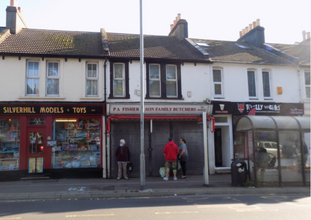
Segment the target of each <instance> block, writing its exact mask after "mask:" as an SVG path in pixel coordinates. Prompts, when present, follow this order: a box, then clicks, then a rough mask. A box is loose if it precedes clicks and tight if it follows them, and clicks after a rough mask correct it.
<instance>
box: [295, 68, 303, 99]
mask: <svg viewBox="0 0 311 220" xmlns="http://www.w3.org/2000/svg"><path fill="white" fill-rule="evenodd" d="M296 69H297V76H298V82H299V89H298V91H299V98H300V100H299V102H300V103H301V102H303V101H302V94H301V79H300V68H299V64H297V66H296Z"/></svg>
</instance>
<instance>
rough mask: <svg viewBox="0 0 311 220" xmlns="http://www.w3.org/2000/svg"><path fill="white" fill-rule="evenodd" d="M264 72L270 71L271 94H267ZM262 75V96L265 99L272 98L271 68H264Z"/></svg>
mask: <svg viewBox="0 0 311 220" xmlns="http://www.w3.org/2000/svg"><path fill="white" fill-rule="evenodd" d="M264 72H265V73H268V75H269V77H268V79H269V93H270V96H265V85H264V79H263V75H264ZM261 76H262V96H263V98H264V99H272V90H271V88H272V87H271V70H269V69H263V70H262V71H261Z"/></svg>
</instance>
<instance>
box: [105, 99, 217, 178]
mask: <svg viewBox="0 0 311 220" xmlns="http://www.w3.org/2000/svg"><path fill="white" fill-rule="evenodd" d="M211 107H212V106H211V105H207V104H205V103H203V104H200V105H195V104H162V103H161V104H159V103H158V104H149V103H145V112H144V142H145V144H144V146H145V148H144V152H145V170H146V176H159V169H160V167H163V166H164V163H165V160H164V155H163V148H164V146H165V144H167V142H168V138H169V137H173V140H174V142H175V143H176V144H177V145H178V146H179V140H180V138H184V139H186V142H187V143H186V144H187V147H188V152H189V161H188V163H187V170H188V171H187V173H188V174H189V175H191V174H200V175H202V173H203V167H204V144H203V143H204V140H203V136H204V135H203V125H202V124H203V123H202V121H201V119H202V118H201V116H202V113H203V112H204V113H205V114H207V115H208V116H207V119H208V123H207V124H209V125H210V127H209V131H208V132H207V133H208V134H209V136H208V138H210V136H211V130H212V120H213V118H212V117H211V116H210V114H211ZM107 109H108V110H107V127H106V129H107V133H108V137H107V144H108V149H109V151H110V152H109V153H108V155H109V159H108V166H109V167H108V170H109V176H110V177H112V178H115V177H116V175H117V161H116V158H115V152H116V150H117V148H118V146H119V141H120V139H125V141H126V145H127V146H129V148H130V153H131V162H132V163H133V165H134V171H133V172H132V173H131V174H130V177H139V175H140V169H139V167H140V105H139V104H129V103H124V104H109V105H108V106H107ZM109 146H110V147H109ZM206 150H207V149H206Z"/></svg>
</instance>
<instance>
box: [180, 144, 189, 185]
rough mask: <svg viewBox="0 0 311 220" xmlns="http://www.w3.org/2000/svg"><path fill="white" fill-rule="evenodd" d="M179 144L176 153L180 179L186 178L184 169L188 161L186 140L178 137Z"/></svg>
mask: <svg viewBox="0 0 311 220" xmlns="http://www.w3.org/2000/svg"><path fill="white" fill-rule="evenodd" d="M179 143H180V146H179V154H178V160H179V161H180V165H181V169H182V176H181V179H186V178H187V177H186V171H187V167H186V164H187V162H188V149H187V145H186V140H185V139H184V138H180V140H179Z"/></svg>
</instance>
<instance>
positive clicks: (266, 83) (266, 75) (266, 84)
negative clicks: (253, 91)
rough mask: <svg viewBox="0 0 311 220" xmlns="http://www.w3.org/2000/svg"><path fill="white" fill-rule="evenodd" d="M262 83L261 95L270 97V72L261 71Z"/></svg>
mask: <svg viewBox="0 0 311 220" xmlns="http://www.w3.org/2000/svg"><path fill="white" fill-rule="evenodd" d="M262 85H263V97H264V98H271V93H270V72H269V71H263V72H262Z"/></svg>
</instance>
